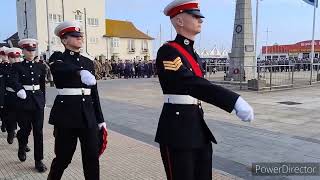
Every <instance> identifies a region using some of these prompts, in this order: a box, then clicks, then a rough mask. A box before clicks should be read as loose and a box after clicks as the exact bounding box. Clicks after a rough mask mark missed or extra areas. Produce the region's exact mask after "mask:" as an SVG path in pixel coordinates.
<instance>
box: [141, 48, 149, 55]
mask: <svg viewBox="0 0 320 180" xmlns="http://www.w3.org/2000/svg"><path fill="white" fill-rule="evenodd" d="M141 53H142V54H147V53H149V49H141Z"/></svg>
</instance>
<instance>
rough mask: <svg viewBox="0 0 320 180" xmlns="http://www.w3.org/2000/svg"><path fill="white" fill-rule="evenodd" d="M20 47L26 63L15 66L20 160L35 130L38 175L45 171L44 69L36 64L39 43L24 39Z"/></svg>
mask: <svg viewBox="0 0 320 180" xmlns="http://www.w3.org/2000/svg"><path fill="white" fill-rule="evenodd" d="M18 44H19V46H20V47H21V48H22V49H23V54H24V61H22V62H20V63H16V64H13V66H12V69H13V71H14V72H13V73H12V74H13V79H14V80H15V85H14V87H13V89H14V90H15V91H16V92H18V93H17V96H18V97H19V98H17V108H18V109H19V113H18V118H17V119H18V125H19V127H20V130H19V131H18V133H17V139H18V143H19V150H18V158H19V160H20V161H22V162H23V161H25V160H26V146H27V144H28V139H29V135H30V133H31V130H33V139H34V159H35V168H36V169H37V171H38V172H45V171H46V170H47V168H46V166H45V165H44V164H43V162H42V160H43V120H44V107H45V95H46V94H45V92H46V91H45V89H46V88H45V78H46V70H45V66H44V65H43V64H41V63H39V62H36V61H35V60H34V59H35V53H36V48H37V40H35V39H22V40H20V41H19V43H18Z"/></svg>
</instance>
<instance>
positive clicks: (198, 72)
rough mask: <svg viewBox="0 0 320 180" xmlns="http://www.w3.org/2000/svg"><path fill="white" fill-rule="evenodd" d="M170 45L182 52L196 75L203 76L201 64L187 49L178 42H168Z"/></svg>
mask: <svg viewBox="0 0 320 180" xmlns="http://www.w3.org/2000/svg"><path fill="white" fill-rule="evenodd" d="M168 45H169V46H171V47H173V48H175V49H176V50H177V51H178V52H179V53H180V54H182V55H183V56H184V57H185V58H186V59H187V61H188V62H189V64H190V65H191V68H192V70H193V72H194V73H195V74H196V76H199V77H203V74H202V71H201V68H200V66H199V64H198V63H197V61H196V60H195V59H194V58H193V56H192V55H191V54H190V53H189V52H188V51H187V50H185V49H184V48H183V47H182V46H181V45H180V44H178V43H176V42H168Z"/></svg>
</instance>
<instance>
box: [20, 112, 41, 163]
mask: <svg viewBox="0 0 320 180" xmlns="http://www.w3.org/2000/svg"><path fill="white" fill-rule="evenodd" d="M43 120H44V109H37V110H30V111H28V110H21V111H19V115H18V125H19V127H20V129H19V131H18V133H17V139H18V142H19V148H25V147H26V146H27V145H28V139H29V135H30V133H31V131H32V130H33V139H34V160H36V161H41V160H43Z"/></svg>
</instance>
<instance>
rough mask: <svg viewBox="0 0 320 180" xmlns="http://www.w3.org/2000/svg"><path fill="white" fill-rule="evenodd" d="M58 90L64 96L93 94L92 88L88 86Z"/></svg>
mask: <svg viewBox="0 0 320 180" xmlns="http://www.w3.org/2000/svg"><path fill="white" fill-rule="evenodd" d="M57 90H58V94H59V95H62V96H76V95H87V96H89V95H91V89H86V88H63V89H57Z"/></svg>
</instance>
